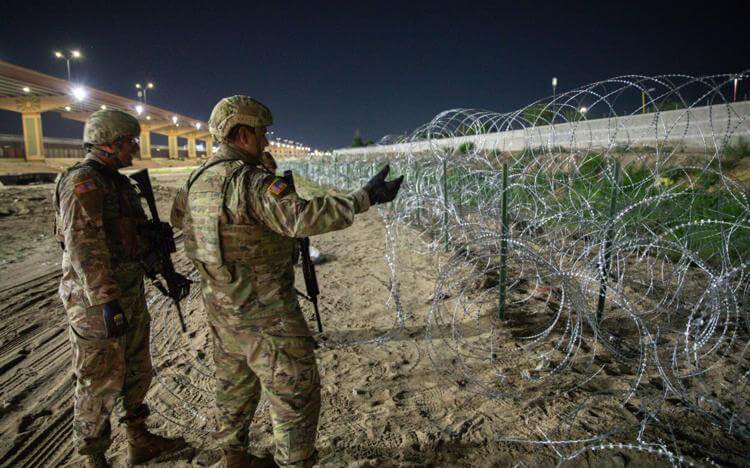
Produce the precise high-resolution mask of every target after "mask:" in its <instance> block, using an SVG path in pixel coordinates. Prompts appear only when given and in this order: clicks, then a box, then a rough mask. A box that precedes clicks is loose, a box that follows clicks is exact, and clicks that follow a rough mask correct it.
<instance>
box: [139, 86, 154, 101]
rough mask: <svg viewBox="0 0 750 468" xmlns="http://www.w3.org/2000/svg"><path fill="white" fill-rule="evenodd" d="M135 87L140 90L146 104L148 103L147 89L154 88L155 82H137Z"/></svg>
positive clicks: (140, 95)
mask: <svg viewBox="0 0 750 468" xmlns="http://www.w3.org/2000/svg"><path fill="white" fill-rule="evenodd" d="M135 89H137V90H138V97H139V98H142V101H143V103H144V104H148V96H147V91H148V90H149V89H154V84H153V83H152V82H150V81H149V82H148V83H146V84H145V85H142V84H140V83H136V84H135Z"/></svg>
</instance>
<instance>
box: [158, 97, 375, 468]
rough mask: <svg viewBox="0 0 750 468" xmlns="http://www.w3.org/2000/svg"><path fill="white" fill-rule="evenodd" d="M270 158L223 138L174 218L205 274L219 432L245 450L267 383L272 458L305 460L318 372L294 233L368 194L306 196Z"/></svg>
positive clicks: (331, 224) (327, 224) (358, 208)
mask: <svg viewBox="0 0 750 468" xmlns="http://www.w3.org/2000/svg"><path fill="white" fill-rule="evenodd" d="M229 99H232V98H229ZM217 107H218V106H217ZM213 118H214V116H213V114H212V119H213ZM266 166H267V158H264V157H262V156H252V155H250V154H248V153H246V152H244V151H242V150H240V149H239V148H236V147H234V146H232V145H230V144H227V143H226V142H224V144H222V146H221V147H220V149H219V150H218V151H217V152H216V153H215V154H214V156H213V157H212V158H211V159H209V160H208V161H207V162H206V163H204V164H203V166H201V167H200V168H199V169H197V170H196V171H194V172H193V173H192V174H191V176H190V178H189V179H188V182H187V184H186V185H185V187H183V188H182V189H181V190H180V192H179V193H178V195H177V198H176V200H175V203H174V205H173V208H172V224H173V225H174V226H175V227H176V228H179V229H182V230H183V232H184V234H185V251H186V253H187V256H188V257H190V259H191V260H192V261H193V263H194V264H195V266H196V268H197V269H198V271H199V272H200V275H201V280H202V281H201V288H202V293H203V300H204V304H205V308H206V313H207V315H208V320H209V326H210V330H211V335H212V337H213V342H214V361H215V363H216V382H215V396H216V406H217V416H218V422H219V424H220V430H219V431H218V432H217V433H216V435H215V437H216V438H217V440H218V442H219V444H220V445H221V446H222V447H223V448H225V449H226V448H229V449H231V450H245V449H246V448H247V445H248V427H249V425H250V421H251V419H252V417H253V414H254V412H255V409H256V406H257V404H258V400H259V398H260V395H261V391H263V392H264V394H265V395H266V398H267V399H268V401H269V403H270V405H271V408H270V409H271V419H272V422H273V434H274V441H275V443H276V452H275V455H274V458H275V459H276V462H277V463H279V464H281V465H296V464H299V465H304V464H309V463H311V461H312V460H313V459H314V455H315V436H316V432H317V425H318V416H319V413H320V378H319V375H318V368H317V364H316V362H315V355H314V353H313V350H314V341H313V339H312V338H311V336H310V331H309V329H308V327H307V323H306V322H305V319H304V317H303V315H302V312H301V310H300V307H299V304H298V302H297V296H296V293H295V289H294V269H293V262H292V257H293V251H294V246H295V240H294V239H293V238H295V237H307V236H312V235H316V234H322V233H325V232H330V231H335V230H337V229H343V228H345V227H347V226H349V225H351V224H352V222H353V221H354V215H355V214H357V213H361V212H364V211H366V210H367V209H368V208H369V206H370V202H369V199H368V195H367V193H366V192H364V191H363V190H359V191H357V192H354V193H352V194H350V195H343V196H326V197H320V198H314V199H312V200H310V201H306V200H303V199H301V198H300V197H299V196H298V195H297V193H296V192H295V190H294V187H293V186H291V185H289V184H287V183H286V182H285V181H284V179H282V178H278V177H276V176H275V175H274V174H273V173H272V172H271V171H269V170H268V168H267V167H266Z"/></svg>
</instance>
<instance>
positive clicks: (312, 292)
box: [284, 171, 323, 333]
mask: <svg viewBox="0 0 750 468" xmlns="http://www.w3.org/2000/svg"><path fill="white" fill-rule="evenodd" d="M284 179H285V180H286V181H287V182H288V183H289V185H291V186H292V188H293V187H294V175H293V174H292V171H284ZM297 245H298V246H299V250H300V255H301V256H302V275H303V276H304V277H305V288H306V289H307V295H305V294H303V293H302V292H300V291H299V290H296V291H297V294H299V295H300V296H302V297H304V298H305V299H307V300H308V301H310V303H312V305H313V309H315V321H316V322H318V331H319V332H320V333H322V332H323V323H321V321H320V311H319V310H318V294H320V289H318V275H316V274H315V265H313V262H312V260H311V259H310V238H309V237H302V238H298V239H297Z"/></svg>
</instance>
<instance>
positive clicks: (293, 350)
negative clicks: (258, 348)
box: [267, 336, 320, 396]
mask: <svg viewBox="0 0 750 468" xmlns="http://www.w3.org/2000/svg"><path fill="white" fill-rule="evenodd" d="M267 339H268V340H269V342H270V343H271V346H272V347H273V350H274V352H273V356H274V358H275V359H274V362H273V365H272V368H273V374H272V382H271V386H272V389H273V391H274V392H275V393H277V394H286V395H299V396H304V395H307V394H309V393H310V392H311V391H313V390H314V389H315V388H316V387H317V386H318V385H320V377H319V375H318V365H317V363H316V362H315V353H314V349H315V348H314V346H315V345H314V341H313V339H312V338H311V337H308V336H284V337H278V336H273V337H271V336H268V337H267Z"/></svg>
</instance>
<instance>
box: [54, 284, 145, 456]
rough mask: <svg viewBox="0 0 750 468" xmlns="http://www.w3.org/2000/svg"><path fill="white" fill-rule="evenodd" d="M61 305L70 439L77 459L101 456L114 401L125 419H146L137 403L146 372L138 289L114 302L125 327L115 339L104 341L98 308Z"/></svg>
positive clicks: (80, 303)
mask: <svg viewBox="0 0 750 468" xmlns="http://www.w3.org/2000/svg"><path fill="white" fill-rule="evenodd" d="M63 299H64V301H63V302H64V303H65V306H66V311H67V315H68V323H69V325H70V344H71V348H72V351H73V371H74V373H75V376H76V388H75V396H74V414H73V435H74V437H75V440H76V445H77V447H78V451H79V453H82V454H83V453H93V452H103V451H105V450H106V449H107V447H109V444H110V443H111V427H110V423H109V416H110V414H111V413H112V409H113V408H114V406H115V403H116V402H117V400H118V398H119V397H122V407H123V411H122V416H123V417H124V418H125V419H129V420H131V421H136V420H142V419H145V417H146V416H147V415H148V410H147V408H146V407H145V406H144V405H143V399H144V397H145V396H146V392H147V391H148V388H149V386H150V384H151V376H152V368H151V355H150V353H149V323H150V316H149V314H148V310H147V309H146V300H145V297H144V293H143V285H142V283H141V284H140V285H139V286H138V287H137V288H133V289H131V290H130V291H128V292H127V294H123V296H122V297H121V298H120V305H121V306H122V308H123V310H124V311H125V316H126V317H127V320H128V326H129V330H128V332H127V333H126V334H125V335H124V336H122V337H120V338H113V339H108V338H106V333H105V329H104V319H103V317H102V307H101V306H95V307H86V305H85V304H84V303H83V301H82V300H75V298H72V299H69V300H67V301H66V300H65V298H63Z"/></svg>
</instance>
